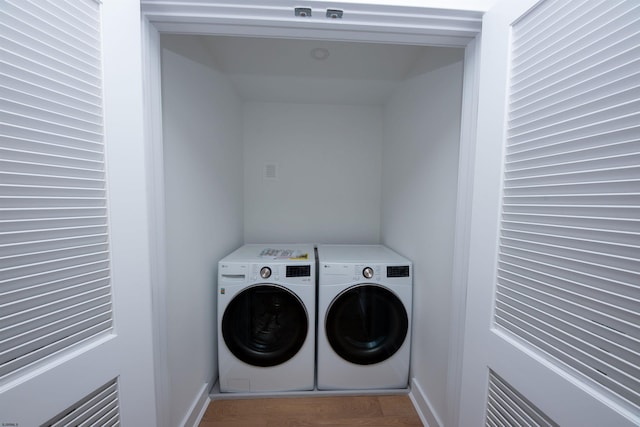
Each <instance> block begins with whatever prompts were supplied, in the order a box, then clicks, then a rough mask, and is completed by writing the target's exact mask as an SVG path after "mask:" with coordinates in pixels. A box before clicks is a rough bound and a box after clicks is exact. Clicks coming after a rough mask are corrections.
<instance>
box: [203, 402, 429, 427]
mask: <svg viewBox="0 0 640 427" xmlns="http://www.w3.org/2000/svg"><path fill="white" fill-rule="evenodd" d="M293 426H351V427H359V426H366V427H374V426H375V427H391V426H404V427H406V426H412V427H421V426H422V422H421V421H420V418H419V417H418V414H417V412H416V410H415V409H414V407H413V404H412V403H411V400H410V399H409V396H406V395H398V396H331V397H325V396H323V397H286V398H277V399H275V398H269V399H242V400H214V401H212V402H211V403H210V404H209V406H208V407H207V410H206V412H205V414H204V417H203V418H202V421H201V422H200V427H293Z"/></svg>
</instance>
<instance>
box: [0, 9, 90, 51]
mask: <svg viewBox="0 0 640 427" xmlns="http://www.w3.org/2000/svg"><path fill="white" fill-rule="evenodd" d="M5 5H6V7H7V10H8V11H9V14H10V15H11V16H15V17H17V18H23V19H25V20H26V21H27V22H28V21H35V22H34V24H35V23H36V22H37V24H35V25H37V27H38V28H41V29H42V30H43V31H47V32H49V34H51V36H52V37H55V39H56V40H60V41H65V42H67V43H68V47H67V49H72V48H75V49H77V50H86V51H88V52H91V54H92V55H94V56H99V55H100V51H99V44H100V41H99V34H98V31H97V30H98V28H95V27H94V28H91V27H89V28H86V29H85V30H80V29H78V28H77V27H75V26H74V25H73V24H72V23H70V22H66V21H65V20H62V19H60V18H58V17H57V16H56V14H57V13H59V10H60V9H61V8H62V7H64V5H60V4H49V5H47V4H42V2H31V1H29V0H19V1H16V0H5ZM42 6H45V7H42Z"/></svg>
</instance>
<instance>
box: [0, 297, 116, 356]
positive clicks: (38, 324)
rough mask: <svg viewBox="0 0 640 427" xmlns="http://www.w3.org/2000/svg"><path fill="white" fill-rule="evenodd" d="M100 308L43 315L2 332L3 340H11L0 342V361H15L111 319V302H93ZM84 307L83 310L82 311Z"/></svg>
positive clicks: (68, 310) (69, 310)
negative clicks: (4, 358) (80, 330)
mask: <svg viewBox="0 0 640 427" xmlns="http://www.w3.org/2000/svg"><path fill="white" fill-rule="evenodd" d="M100 301H104V303H103V304H101V305H95V306H93V307H86V308H85V307H83V306H79V307H73V309H74V310H73V311H72V309H71V308H69V309H67V310H66V312H64V313H62V312H61V313H55V316H54V315H51V316H46V317H45V316H43V317H42V318H39V319H34V320H33V321H31V322H25V323H21V324H18V325H16V326H15V327H12V328H7V329H6V330H2V331H0V337H1V336H3V335H5V334H10V335H11V338H10V339H7V340H2V341H0V358H3V357H6V358H7V359H10V358H12V357H13V356H14V355H16V354H23V353H26V352H30V351H32V350H34V349H38V348H40V347H42V346H43V345H44V344H46V343H49V342H55V341H58V340H59V339H60V337H64V336H66V335H68V334H69V333H70V332H73V331H75V330H78V329H82V328H86V327H87V326H91V325H94V324H97V323H101V322H103V321H106V320H109V319H110V318H111V310H110V307H111V300H110V299H103V300H98V299H94V300H91V303H93V304H98V303H99V302H100ZM83 308H84V310H83Z"/></svg>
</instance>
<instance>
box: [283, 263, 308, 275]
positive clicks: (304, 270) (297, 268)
mask: <svg viewBox="0 0 640 427" xmlns="http://www.w3.org/2000/svg"><path fill="white" fill-rule="evenodd" d="M309 276H311V266H310V265H287V277H309Z"/></svg>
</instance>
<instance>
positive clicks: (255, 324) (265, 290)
mask: <svg viewBox="0 0 640 427" xmlns="http://www.w3.org/2000/svg"><path fill="white" fill-rule="evenodd" d="M308 325H309V321H308V317H307V310H306V309H305V307H304V304H303V303H302V301H301V300H300V298H298V297H297V296H296V295H295V294H294V293H293V292H291V291H290V290H288V289H286V288H283V287H281V286H278V285H272V284H261V285H255V286H252V287H249V288H247V289H245V290H243V291H242V292H240V293H238V295H236V296H235V297H234V298H233V299H232V300H231V302H230V303H229V305H228V306H227V308H226V309H225V312H224V315H223V317H222V336H223V338H224V342H225V343H226V344H227V347H228V348H229V350H230V351H231V353H233V355H234V356H236V357H237V358H238V359H240V360H242V361H243V362H245V363H247V364H249V365H253V366H261V367H268V366H275V365H279V364H281V363H284V362H286V361H287V360H289V359H291V358H292V357H293V356H295V355H296V354H297V353H298V351H299V350H300V348H301V347H302V345H303V344H304V341H305V339H306V337H307V330H308Z"/></svg>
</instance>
